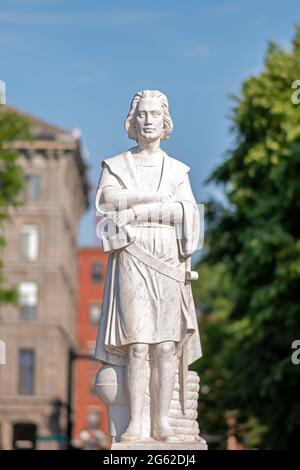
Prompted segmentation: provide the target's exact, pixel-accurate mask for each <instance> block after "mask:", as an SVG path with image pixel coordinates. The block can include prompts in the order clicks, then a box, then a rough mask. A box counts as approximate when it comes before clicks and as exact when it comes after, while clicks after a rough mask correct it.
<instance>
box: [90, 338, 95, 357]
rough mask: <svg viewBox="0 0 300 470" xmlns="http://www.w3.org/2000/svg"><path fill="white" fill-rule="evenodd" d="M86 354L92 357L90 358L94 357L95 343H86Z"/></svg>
mask: <svg viewBox="0 0 300 470" xmlns="http://www.w3.org/2000/svg"><path fill="white" fill-rule="evenodd" d="M88 348H89V350H88V352H89V355H90V356H92V357H95V353H96V343H95V341H89V342H88Z"/></svg>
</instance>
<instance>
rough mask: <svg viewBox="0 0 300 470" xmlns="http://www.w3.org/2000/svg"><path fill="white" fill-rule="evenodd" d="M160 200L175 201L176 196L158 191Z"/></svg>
mask: <svg viewBox="0 0 300 470" xmlns="http://www.w3.org/2000/svg"><path fill="white" fill-rule="evenodd" d="M158 197H159V202H173V201H174V200H175V196H174V195H173V194H172V193H158Z"/></svg>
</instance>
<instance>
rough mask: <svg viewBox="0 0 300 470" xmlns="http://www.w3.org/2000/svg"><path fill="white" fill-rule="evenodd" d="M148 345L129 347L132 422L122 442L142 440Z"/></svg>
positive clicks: (129, 393)
mask: <svg viewBox="0 0 300 470" xmlns="http://www.w3.org/2000/svg"><path fill="white" fill-rule="evenodd" d="M148 349H149V345H148V344H138V343H136V344H131V345H130V346H129V354H128V366H127V386H128V396H129V407H130V422H129V425H128V428H127V429H126V431H125V433H124V434H123V435H122V437H121V440H122V441H125V440H126V441H135V440H138V439H140V438H141V433H142V413H143V405H144V396H145V389H146V381H147V367H146V361H147V355H148Z"/></svg>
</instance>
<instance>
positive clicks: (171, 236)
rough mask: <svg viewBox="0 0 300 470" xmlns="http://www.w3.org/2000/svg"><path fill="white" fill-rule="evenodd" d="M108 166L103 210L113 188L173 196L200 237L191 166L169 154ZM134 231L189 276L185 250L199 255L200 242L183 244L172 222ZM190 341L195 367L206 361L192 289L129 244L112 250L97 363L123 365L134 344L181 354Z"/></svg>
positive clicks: (129, 157) (130, 155)
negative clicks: (168, 345) (166, 344)
mask: <svg viewBox="0 0 300 470" xmlns="http://www.w3.org/2000/svg"><path fill="white" fill-rule="evenodd" d="M102 166H103V172H102V175H101V178H100V182H99V187H98V191H97V197H96V204H97V207H98V208H99V200H100V199H101V194H102V191H103V189H104V188H105V187H107V186H113V187H115V188H118V189H120V187H121V188H123V189H125V188H127V189H140V188H141V187H142V188H143V190H149V191H156V190H158V191H163V192H169V191H172V192H173V193H174V194H175V195H177V196H178V202H181V203H182V205H183V212H184V216H185V217H184V218H185V223H186V224H187V223H188V224H190V225H192V224H193V222H194V223H195V222H196V224H195V227H196V231H197V214H196V212H195V210H196V211H197V209H195V201H194V198H193V196H192V193H191V189H190V185H189V181H188V176H187V171H188V167H187V166H186V165H184V164H182V163H181V162H178V161H177V160H175V159H171V158H170V157H168V156H167V155H166V154H165V153H163V154H162V158H155V160H151V161H149V159H148V158H145V157H141V158H140V157H137V156H135V155H134V152H133V151H129V152H126V153H125V154H121V155H120V156H117V157H113V158H111V159H108V160H105V161H104V162H103V165H102ZM171 167H172V168H171ZM171 169H172V171H170V170H171ZM168 170H169V171H168ZM174 170H175V171H174ZM178 170H180V173H179V174H178ZM191 211H192V213H193V216H191V215H190V214H191ZM192 217H193V218H194V220H192ZM195 227H194V229H195ZM130 230H131V231H130V232H129V233H130V237H131V238H132V239H134V240H135V241H134V243H135V244H137V245H138V246H139V247H140V248H142V249H143V250H145V251H146V252H147V253H150V254H151V255H152V256H154V257H156V258H158V259H159V260H161V261H163V262H165V263H167V264H168V265H169V266H172V267H173V268H176V269H177V270H180V271H185V270H186V267H187V264H188V263H187V262H188V261H189V257H190V255H191V253H189V252H188V253H186V251H185V250H188V251H189V250H190V251H191V249H192V250H194V249H195V246H196V242H197V240H195V239H194V240H192V246H187V245H188V244H189V243H190V244H191V240H189V239H186V240H185V241H184V239H183V240H177V236H178V233H177V231H176V227H175V225H174V224H172V223H171V222H169V223H155V222H147V221H145V222H136V223H132V224H131V227H130ZM132 234H134V237H133V236H132ZM130 237H129V238H130ZM193 237H194V238H197V233H196V234H192V238H193ZM123 244H124V242H123ZM127 244H128V243H127ZM187 255H188V256H187ZM186 340H188V342H187V344H189V345H190V348H189V352H190V353H189V362H193V361H194V360H195V359H197V358H198V357H200V356H201V346H200V338H199V333H198V328H197V322H196V315H195V308H194V303H193V298H192V294H191V286H190V283H189V282H186V283H182V282H178V281H176V280H175V279H172V278H170V277H168V276H166V275H164V274H162V273H160V272H159V271H157V270H154V269H152V268H151V267H150V266H148V265H147V264H146V263H144V262H142V261H141V260H139V259H138V258H136V257H135V256H133V255H132V254H131V253H129V252H127V251H126V243H125V245H124V246H121V248H118V249H111V250H110V259H109V266H108V273H107V278H106V284H105V292H104V300H103V303H102V311H101V317H100V325H99V331H98V338H97V344H96V357H97V358H98V359H100V360H102V361H104V362H109V363H112V364H121V365H123V364H124V358H125V357H126V355H127V351H128V345H129V344H132V343H146V344H154V343H160V342H163V341H174V342H175V343H176V345H177V350H178V351H180V345H182V344H183V343H184V342H185V341H186Z"/></svg>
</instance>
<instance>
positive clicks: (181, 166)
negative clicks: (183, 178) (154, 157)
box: [164, 152, 190, 174]
mask: <svg viewBox="0 0 300 470" xmlns="http://www.w3.org/2000/svg"><path fill="white" fill-rule="evenodd" d="M164 154H165V156H166V157H167V159H168V162H169V164H170V165H171V167H172V169H173V170H174V172H175V173H179V174H185V173H188V172H189V171H190V167H189V166H188V165H186V164H185V163H183V162H181V161H180V160H177V159H176V158H174V157H170V155H168V154H167V153H166V152H164Z"/></svg>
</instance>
